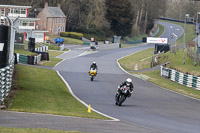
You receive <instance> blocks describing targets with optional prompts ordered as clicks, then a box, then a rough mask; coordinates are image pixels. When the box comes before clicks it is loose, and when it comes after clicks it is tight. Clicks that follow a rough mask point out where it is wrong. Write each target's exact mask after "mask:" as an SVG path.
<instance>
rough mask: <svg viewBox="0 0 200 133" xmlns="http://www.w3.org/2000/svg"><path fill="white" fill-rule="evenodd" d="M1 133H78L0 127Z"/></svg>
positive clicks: (73, 132) (74, 132)
mask: <svg viewBox="0 0 200 133" xmlns="http://www.w3.org/2000/svg"><path fill="white" fill-rule="evenodd" d="M0 132H1V133H80V132H76V131H71V132H68V131H61V130H51V129H41V128H6V127H0Z"/></svg>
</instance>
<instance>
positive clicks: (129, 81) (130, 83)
mask: <svg viewBox="0 0 200 133" xmlns="http://www.w3.org/2000/svg"><path fill="white" fill-rule="evenodd" d="M124 85H126V86H127V87H129V91H128V95H127V96H128V97H130V96H131V94H132V93H133V83H132V79H130V78H127V79H126V81H124V82H123V83H121V85H119V86H118V89H117V92H118V93H120V88H121V87H123V86H124ZM118 96H119V95H118Z"/></svg>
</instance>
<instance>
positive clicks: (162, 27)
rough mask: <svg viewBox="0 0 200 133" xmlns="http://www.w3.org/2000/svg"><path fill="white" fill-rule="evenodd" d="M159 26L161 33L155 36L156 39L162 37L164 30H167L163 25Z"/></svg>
mask: <svg viewBox="0 0 200 133" xmlns="http://www.w3.org/2000/svg"><path fill="white" fill-rule="evenodd" d="M158 26H159V31H158V33H157V34H156V35H155V37H160V36H161V35H162V33H163V32H164V30H165V28H164V26H162V25H161V24H158Z"/></svg>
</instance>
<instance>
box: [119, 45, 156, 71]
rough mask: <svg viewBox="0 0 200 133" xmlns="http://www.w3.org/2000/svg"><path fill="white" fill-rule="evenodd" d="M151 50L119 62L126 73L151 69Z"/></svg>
mask: <svg viewBox="0 0 200 133" xmlns="http://www.w3.org/2000/svg"><path fill="white" fill-rule="evenodd" d="M152 55H153V49H147V50H144V51H141V52H138V53H135V54H132V55H129V56H126V57H124V58H123V59H120V60H119V63H120V64H121V66H122V67H123V68H124V69H125V70H126V71H134V70H140V69H145V68H150V67H151V60H152Z"/></svg>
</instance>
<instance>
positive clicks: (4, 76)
mask: <svg viewBox="0 0 200 133" xmlns="http://www.w3.org/2000/svg"><path fill="white" fill-rule="evenodd" d="M13 70H14V60H13V61H12V63H11V64H10V65H8V66H6V67H4V68H1V69H0V105H1V104H2V103H3V101H4V100H5V98H6V96H8V94H9V92H10V89H11V85H12V76H13Z"/></svg>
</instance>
